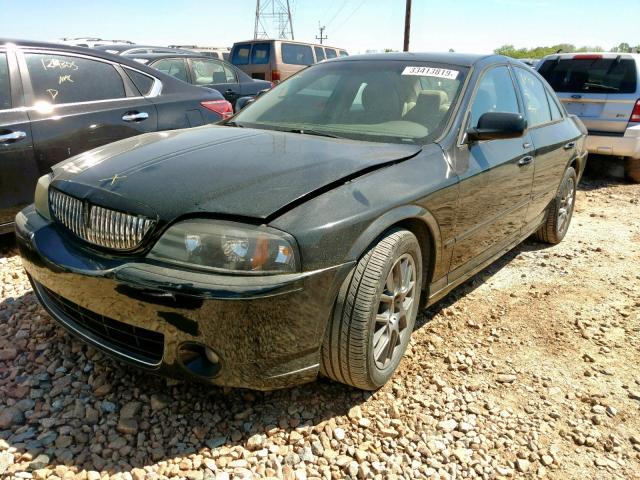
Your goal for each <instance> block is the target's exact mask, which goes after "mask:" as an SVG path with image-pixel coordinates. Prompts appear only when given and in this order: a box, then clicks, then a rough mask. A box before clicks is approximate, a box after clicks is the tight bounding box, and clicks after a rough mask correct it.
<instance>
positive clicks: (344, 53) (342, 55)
mask: <svg viewBox="0 0 640 480" xmlns="http://www.w3.org/2000/svg"><path fill="white" fill-rule="evenodd" d="M338 53H339V55H340V56H341V57H348V56H349V54H348V53H347V51H346V50H340V52H338Z"/></svg>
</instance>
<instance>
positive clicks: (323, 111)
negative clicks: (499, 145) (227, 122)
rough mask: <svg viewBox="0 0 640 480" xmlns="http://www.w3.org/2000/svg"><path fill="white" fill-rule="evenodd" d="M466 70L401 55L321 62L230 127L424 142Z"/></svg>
mask: <svg viewBox="0 0 640 480" xmlns="http://www.w3.org/2000/svg"><path fill="white" fill-rule="evenodd" d="M466 73H467V69H466V68H464V67H460V66H457V65H456V66H452V65H442V64H433V63H425V62H407V61H398V60H376V61H366V60H357V61H340V62H327V63H321V64H318V65H314V66H312V67H309V68H307V69H305V70H303V71H301V72H300V73H298V74H297V75H295V76H293V77H291V78H289V79H288V80H287V81H285V82H283V83H281V84H280V85H278V86H277V87H276V88H274V89H273V90H271V91H269V92H267V93H266V94H264V95H263V96H262V97H261V98H260V100H259V101H257V102H255V103H254V104H252V105H250V106H248V107H247V108H246V109H244V110H242V111H241V112H240V113H239V114H238V115H236V116H235V117H234V118H233V122H232V124H236V125H239V126H247V127H253V128H266V129H273V130H282V131H297V132H299V133H312V132H313V134H326V135H329V136H336V137H344V138H351V139H356V140H367V141H374V142H396V143H418V144H424V143H427V142H430V141H433V140H434V139H436V138H437V137H438V136H439V135H440V134H441V133H442V130H443V129H444V127H445V125H446V123H447V120H448V118H449V115H450V114H451V110H452V106H453V105H454V104H455V102H456V100H457V97H458V95H459V93H460V86H461V85H462V83H463V81H464V76H465V74H466Z"/></svg>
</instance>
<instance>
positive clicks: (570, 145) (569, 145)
mask: <svg viewBox="0 0 640 480" xmlns="http://www.w3.org/2000/svg"><path fill="white" fill-rule="evenodd" d="M575 146H576V142H569V143H567V144H565V146H564V147H563V148H564V149H565V150H571V149H572V148H574V147H575Z"/></svg>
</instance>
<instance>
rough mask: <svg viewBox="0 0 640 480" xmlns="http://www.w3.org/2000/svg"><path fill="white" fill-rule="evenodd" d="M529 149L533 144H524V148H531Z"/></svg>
mask: <svg viewBox="0 0 640 480" xmlns="http://www.w3.org/2000/svg"><path fill="white" fill-rule="evenodd" d="M529 147H531V144H530V143H529V142H524V143H523V144H522V148H529Z"/></svg>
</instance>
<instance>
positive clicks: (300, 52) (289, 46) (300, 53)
mask: <svg viewBox="0 0 640 480" xmlns="http://www.w3.org/2000/svg"><path fill="white" fill-rule="evenodd" d="M281 51H282V63H288V64H290V65H312V64H313V53H312V51H311V47H310V46H309V45H296V44H295V43H283V44H282V47H281Z"/></svg>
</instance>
